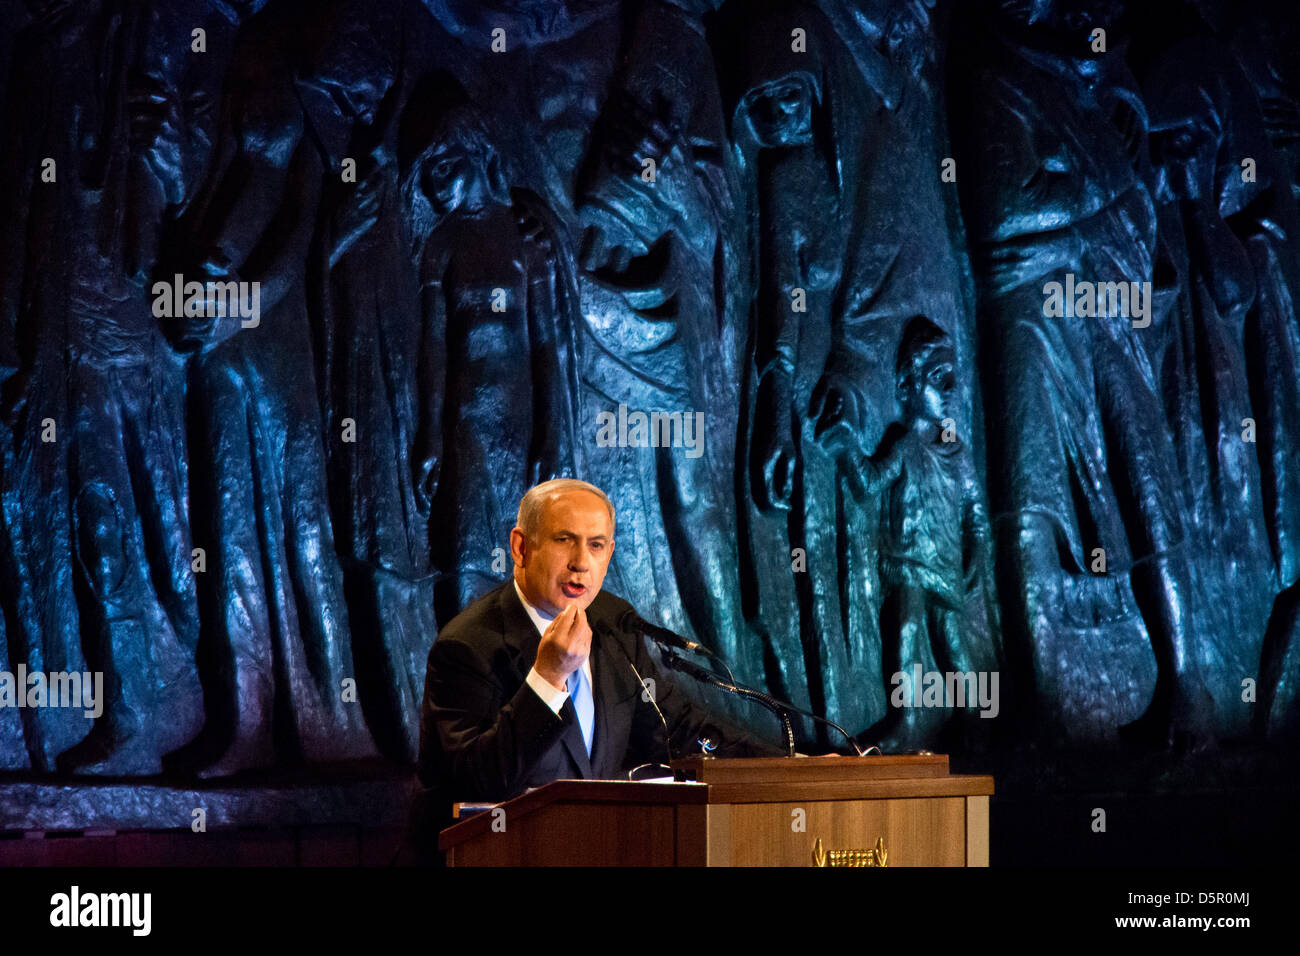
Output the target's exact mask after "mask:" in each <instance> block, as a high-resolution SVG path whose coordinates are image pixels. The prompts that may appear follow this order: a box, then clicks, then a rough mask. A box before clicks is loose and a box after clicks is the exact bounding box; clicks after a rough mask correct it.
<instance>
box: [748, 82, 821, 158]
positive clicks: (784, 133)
mask: <svg viewBox="0 0 1300 956" xmlns="http://www.w3.org/2000/svg"><path fill="white" fill-rule="evenodd" d="M814 99H815V97H814V95H813V90H812V86H811V85H810V84H809V82H808V78H807V77H805V76H803V75H800V74H795V75H792V76H787V77H783V78H782V79H779V80H776V81H775V82H773V83H768V84H767V85H766V86H763V87H761V88H759V89H757V90H754V91H752V92H751V93H750V94H749V95H748V96H747V97H746V105H747V110H748V113H749V122H750V125H751V126H752V127H753V130H754V137H755V138H756V139H757V140H758V142H759V145H761V146H764V147H767V148H774V147H780V146H803V145H806V144H807V143H810V142H812V111H813V101H814Z"/></svg>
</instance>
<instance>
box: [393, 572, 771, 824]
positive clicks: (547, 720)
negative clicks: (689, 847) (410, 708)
mask: <svg viewBox="0 0 1300 956" xmlns="http://www.w3.org/2000/svg"><path fill="white" fill-rule="evenodd" d="M630 608H631V605H630V604H628V602H627V601H624V600H623V599H622V598H619V597H615V596H614V595H612V594H610V593H609V592H607V591H602V592H600V593H599V594H598V595H596V598H595V600H594V601H592V602H591V606H590V607H589V608H588V609H587V620H588V622H589V623H590V624H591V627H592V631H593V634H594V637H593V640H592V650H591V667H592V681H593V684H594V687H593V691H594V695H593V696H594V699H595V706H596V731H595V740H594V742H593V745H592V752H591V757H590V759H588V757H587V750H586V747H585V745H584V744H583V741H582V731H581V730H580V729H579V726H578V719H577V714H576V712H575V711H574V708H573V702H572V701H566V702H565V704H564V707H563V708H562V709H561V711H560V713H559V715H558V716H557V715H556V714H555V713H553V712H552V711H551V709H550V708H549V707H548V706H546V704H545V703H544V702H543V701H542V699H541V698H540V697H539V696H538V695H537V693H536V692H535V691H534V690H533V689H532V688H531V687H529V686H528V684H527V683H526V682H525V678H526V677H527V675H528V672H529V670H530V669H531V668H532V666H533V661H534V660H535V658H536V656H537V645H538V643H540V641H541V635H540V634H538V633H537V628H536V627H535V626H534V625H533V622H532V620H531V619H530V618H529V617H528V613H527V611H525V610H524V606H523V604H522V602H520V600H519V596H518V594H516V593H515V587H514V584H513V582H510V581H507V582H506V583H505V584H504V585H502V586H501V587H499V588H497V589H495V590H493V591H491V592H489V593H488V594H486V595H484V596H483V597H482V598H480V599H479V600H477V601H475V602H474V603H473V604H471V605H470V606H469V607H467V608H466V609H465V610H464V611H462V612H461V613H460V614H459V615H457V616H456V617H455V618H454V619H453V620H452V621H451V622H450V623H448V624H447V626H446V627H444V628H443V629H442V631H441V632H440V633H439V634H438V639H437V641H435V642H434V645H433V650H432V651H430V653H429V666H428V671H427V673H426V677H425V685H424V704H423V708H422V713H421V718H420V760H419V776H420V781H421V782H422V783H423V784H424V786H425V787H426V788H428V791H427V792H426V793H425V794H423V795H421V797H422V800H423V802H424V806H425V807H426V808H427V810H430V811H432V810H434V809H435V807H436V808H437V811H438V813H437V815H438V817H440V818H441V819H442V820H444V821H445V820H446V819H447V815H446V814H447V812H449V809H450V804H451V803H452V802H453V801H477V800H493V801H496V800H505V799H507V798H509V797H512V796H516V795H517V794H520V793H522V792H523V791H524V790H526V789H527V788H529V787H535V786H540V785H541V784H543V783H548V782H550V781H552V780H564V779H585V778H593V779H602V778H603V779H610V778H625V777H626V773H627V770H629V769H631V768H632V767H635V766H637V765H638V764H641V763H653V762H666V760H667V754H666V752H665V748H664V724H663V722H662V721H661V720H660V718H659V715H658V714H657V713H656V712H655V709H654V707H653V706H651V704H650V703H649V702H648V701H645V700H643V699H642V691H643V688H642V686H641V684H640V683H639V682H638V681H637V679H636V677H635V676H634V674H633V671H632V668H631V666H629V660H631V661H632V662H634V663H635V664H636V669H637V671H639V672H640V674H641V676H642V677H644V678H648V679H649V680H652V681H654V689H655V700H656V701H657V702H658V704H659V708H660V710H662V711H663V714H664V717H665V718H666V719H667V723H668V727H669V730H670V733H671V734H672V740H673V752H674V754H676V755H682V754H684V753H686V752H687V748H688V747H689V751H690V752H693V753H698V752H699V748H698V747H697V746H695V741H696V740H697V739H698V738H699V737H700V736H702V735H705V734H707V735H708V736H709V737H711V738H713V740H714V741H715V742H717V743H718V744H719V748H718V751H717V753H718V754H720V755H731V756H741V755H745V756H776V755H779V754H781V753H783V751H782V750H781V748H780V747H778V746H776V745H775V744H773V743H767V742H764V741H763V740H761V739H759V738H757V737H754V736H753V735H751V734H749V733H747V732H745V731H743V730H741V729H739V728H737V727H735V726H734V725H732V724H729V723H728V722H727V721H725V720H720V719H716V718H711V717H709V715H708V714H706V713H705V712H703V711H702V710H701V709H700V708H699V707H697V706H695V705H694V704H693V703H692V702H691V701H689V700H688V699H687V697H686V695H685V694H684V693H683V692H682V691H681V690H680V689H678V688H675V687H674V686H673V682H672V680H671V679H669V678H666V677H665V675H664V674H663V673H662V672H661V671H660V670H659V668H658V667H657V666H656V664H655V663H654V660H653V659H652V658H651V656H650V653H649V651H648V650H647V649H646V646H645V642H644V640H642V639H641V638H640V637H639V636H638V635H635V634H632V633H628V632H624V631H622V630H619V629H618V628H617V624H616V622H617V621H618V619H619V617H620V616H621V615H622V614H623V613H624V612H625V611H627V610H628V609H630ZM620 649H621V650H620ZM625 655H626V656H625ZM422 829H424V831H425V837H424V839H426V840H427V839H429V838H430V837H431V836H432V834H430V833H429V832H428V828H427V827H425V828H422Z"/></svg>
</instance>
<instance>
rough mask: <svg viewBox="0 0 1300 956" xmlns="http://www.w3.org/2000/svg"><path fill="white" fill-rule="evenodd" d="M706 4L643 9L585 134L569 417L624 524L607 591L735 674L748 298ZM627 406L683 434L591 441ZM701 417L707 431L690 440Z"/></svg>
mask: <svg viewBox="0 0 1300 956" xmlns="http://www.w3.org/2000/svg"><path fill="white" fill-rule="evenodd" d="M712 6H716V3H703V4H690V3H684V2H683V3H673V2H669V0H651V2H649V3H647V4H645V5H644V6H643V7H641V9H640V10H639V11H638V12H637V14H636V16H635V18H634V21H633V23H634V25H633V28H632V30H631V35H630V39H629V41H628V43H629V45H628V50H627V54H626V55H625V57H624V58H623V61H622V64H621V69H620V71H619V72H618V74H617V75H616V77H615V79H614V81H613V83H612V92H611V93H610V94H609V96H608V99H607V100H606V101H605V104H604V106H603V107H602V112H601V116H600V118H599V120H598V121H597V123H596V127H595V130H594V132H593V136H592V141H591V144H590V146H589V148H588V152H587V157H586V160H585V163H584V165H583V167H582V170H583V173H582V177H581V180H580V182H579V185H578V191H577V199H576V206H577V212H578V221H579V223H580V226H581V228H582V233H583V239H582V249H581V252H580V256H579V263H580V265H581V267H582V273H581V289H582V306H581V312H582V315H583V316H584V322H583V323H582V325H581V326H580V328H579V336H578V354H579V379H580V382H581V389H580V397H579V402H578V416H577V417H578V422H579V427H580V430H581V433H582V434H583V435H584V436H587V437H586V438H585V439H584V441H583V443H582V445H581V449H580V463H581V467H582V471H583V474H584V477H587V478H589V479H590V480H591V481H593V482H595V483H597V484H600V485H601V486H602V487H605V488H608V489H609V491H610V494H611V497H613V499H614V500H615V501H617V502H618V504H619V507H620V510H621V512H622V513H624V514H627V515H628V516H629V520H628V521H627V523H626V524H625V525H620V534H621V535H622V539H621V540H623V541H625V542H626V543H627V547H626V549H621V550H620V551H619V553H618V554H617V555H616V556H615V558H614V562H613V565H612V566H611V570H610V574H611V577H612V579H613V581H614V582H615V583H614V584H612V585H611V586H612V587H614V588H616V589H617V588H618V587H622V588H623V589H624V590H633V591H638V590H639V593H641V594H642V595H643V602H644V603H645V604H646V606H647V607H650V608H652V609H653V615H654V616H655V617H656V618H658V619H659V620H660V621H661V622H663V623H664V624H666V625H668V626H670V627H673V628H674V629H676V630H679V631H689V632H692V633H694V635H695V636H696V637H697V638H699V639H700V640H702V641H703V642H704V643H706V644H708V645H710V646H711V647H713V648H715V649H716V650H717V651H719V652H720V653H721V654H722V655H723V656H724V657H727V658H729V659H731V660H737V659H738V655H737V647H738V643H739V642H740V641H741V636H740V635H741V633H742V629H743V628H744V621H743V618H742V616H741V614H740V608H739V591H740V588H739V584H738V582H739V577H738V571H737V560H738V559H737V549H736V540H735V534H734V531H733V527H734V491H733V488H734V482H733V475H732V471H731V469H732V467H733V462H734V459H735V434H736V425H737V420H738V408H739V401H738V379H737V375H736V364H737V351H738V344H737V336H738V333H739V328H740V324H739V323H738V322H737V320H736V315H735V308H736V307H737V306H738V305H740V303H741V301H742V300H741V298H740V297H738V296H737V294H736V293H737V292H738V289H737V288H736V283H735V282H734V281H733V280H734V279H735V278H736V272H735V270H736V260H735V257H734V246H733V241H732V238H731V234H730V232H729V227H730V223H731V217H732V215H733V207H732V202H733V190H734V179H733V176H732V173H731V168H730V159H729V156H728V153H727V149H726V134H725V127H724V123H723V118H722V107H721V97H720V94H719V89H718V81H717V77H716V73H715V71H714V69H713V60H712V56H711V53H710V51H709V47H708V44H707V42H706V39H705V36H704V28H703V26H702V23H701V21H700V14H701V13H702V12H703V8H704V7H712ZM667 49H672V50H673V51H674V53H673V55H672V56H671V57H668V58H665V57H664V55H663V52H664V51H665V50H667ZM620 407H623V408H624V410H625V411H626V412H627V413H628V414H633V413H638V412H639V413H641V414H643V415H648V414H651V413H655V412H658V413H661V414H669V415H672V414H680V419H679V420H680V421H681V423H682V426H683V427H682V429H681V431H680V433H678V434H676V436H674V435H671V434H670V435H667V436H663V435H657V436H641V437H642V438H644V439H645V440H644V441H643V440H641V438H638V435H637V433H636V432H634V431H632V430H628V433H627V435H626V436H623V435H620V436H617V437H618V441H617V444H610V443H607V442H601V441H599V434H600V433H599V429H600V423H601V421H602V420H603V416H608V415H616V414H621V412H620ZM701 421H702V422H703V433H700V431H699V429H698V428H692V429H691V434H687V433H686V425H687V424H690V425H695V424H696V423H698V422H701ZM625 438H626V440H624V439H625ZM651 438H654V439H655V440H654V442H653V443H652V441H651ZM593 439H595V440H593ZM660 439H662V440H660ZM660 526H661V527H662V529H663V530H662V532H661V531H660ZM618 582H621V584H620V583H618ZM739 659H742V660H751V661H752V660H753V657H752V655H749V654H741V655H739ZM743 666H748V665H742V667H743Z"/></svg>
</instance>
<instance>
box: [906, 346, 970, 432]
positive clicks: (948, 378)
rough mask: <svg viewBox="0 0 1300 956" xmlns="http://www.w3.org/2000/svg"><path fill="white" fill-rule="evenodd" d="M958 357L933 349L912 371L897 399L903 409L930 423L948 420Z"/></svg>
mask: <svg viewBox="0 0 1300 956" xmlns="http://www.w3.org/2000/svg"><path fill="white" fill-rule="evenodd" d="M956 361H957V356H956V354H955V353H954V352H953V350H952V349H950V348H947V347H943V348H938V349H935V350H934V351H933V352H932V353H930V356H929V358H928V359H927V360H926V361H925V362H923V363H921V364H920V365H918V366H917V367H916V368H914V369H913V371H912V374H911V375H910V376H909V377H908V380H907V382H906V383H905V384H904V387H903V389H902V394H901V395H900V396H899V399H900V402H901V404H902V405H903V407H904V409H905V410H906V411H908V412H909V413H911V414H913V415H916V416H918V417H921V418H924V419H927V420H929V421H932V422H936V423H938V422H942V421H943V420H944V419H945V418H949V417H951V416H950V415H949V412H948V410H949V409H950V408H951V407H952V400H953V398H954V397H955V395H956V391H957V375H956V371H955V370H956Z"/></svg>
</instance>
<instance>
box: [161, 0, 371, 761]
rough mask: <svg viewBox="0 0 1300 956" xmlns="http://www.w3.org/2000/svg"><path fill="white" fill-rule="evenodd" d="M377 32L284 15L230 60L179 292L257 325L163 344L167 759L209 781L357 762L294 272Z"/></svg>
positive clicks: (348, 653)
mask: <svg viewBox="0 0 1300 956" xmlns="http://www.w3.org/2000/svg"><path fill="white" fill-rule="evenodd" d="M326 13H328V14H329V15H328V16H326V15H325V14H326ZM393 29H394V26H393V21H392V19H391V18H389V17H387V16H386V15H384V14H383V12H382V11H374V10H372V9H369V8H364V7H363V5H361V4H358V3H350V2H347V0H337V2H334V3H332V4H331V5H330V9H329V10H328V11H326V10H322V9H321V8H320V6H319V5H316V6H311V5H308V4H305V3H298V2H296V0H286V2H281V3H277V4H273V5H272V6H269V7H268V8H267V9H266V10H264V11H263V13H262V15H260V16H259V17H258V18H257V20H255V21H254V22H253V23H252V24H250V28H249V30H248V32H247V33H246V34H245V35H244V36H243V37H241V41H240V46H239V49H238V51H237V52H236V56H235V62H234V64H233V66H232V70H231V78H230V80H229V82H228V84H227V88H226V94H225V95H226V100H227V101H226V103H225V106H224V108H223V115H224V116H225V117H227V121H226V123H225V124H224V125H223V130H222V134H223V143H222V147H221V149H222V154H221V160H220V162H219V164H218V166H217V167H216V169H215V171H214V174H213V176H212V177H211V179H210V181H209V186H208V187H207V190H206V195H205V196H204V197H202V198H201V200H200V201H199V203H198V205H199V208H200V210H201V213H202V214H201V215H199V216H198V217H197V220H196V224H195V227H194V228H195V247H194V248H195V249H196V250H197V253H196V254H195V255H194V258H195V260H196V265H195V266H194V267H192V268H191V269H189V270H186V278H187V279H190V278H193V279H196V280H197V281H205V280H210V281H216V282H229V281H233V282H241V283H250V284H251V283H253V282H259V283H260V285H259V287H258V299H259V301H260V314H256V315H252V316H247V315H234V316H230V315H226V316H224V317H223V316H220V315H214V314H212V313H211V312H209V314H206V315H198V316H187V318H186V319H185V320H184V323H183V324H182V325H181V326H180V328H179V329H178V331H177V336H176V337H177V340H178V341H179V342H180V343H181V344H182V346H188V347H191V348H195V349H198V350H200V351H199V352H198V354H197V355H196V357H195V360H194V362H193V365H192V374H191V382H190V387H191V396H192V398H191V400H192V405H193V408H194V411H195V419H196V421H197V425H198V430H197V432H196V433H195V434H194V435H193V436H192V441H191V448H192V453H193V455H194V459H195V463H196V468H195V471H196V473H197V474H202V475H203V476H204V480H203V481H202V482H201V483H196V486H195V489H194V499H195V515H196V520H195V527H196V531H195V539H196V544H198V545H199V546H202V547H204V548H205V549H206V554H207V563H208V567H207V571H206V574H205V575H203V576H202V578H201V583H202V585H203V588H202V600H203V607H204V612H205V627H206V628H207V630H206V631H205V640H204V644H205V651H204V653H203V655H202V657H201V663H202V666H203V672H204V675H205V693H206V698H207V704H208V708H207V709H208V720H207V723H206V725H205V728H204V734H203V735H202V737H201V738H200V739H198V740H196V741H195V742H194V744H193V745H192V746H190V747H187V748H185V749H184V750H183V751H180V752H178V753H176V754H175V755H174V756H173V760H174V763H175V766H176V767H178V768H181V769H187V770H196V771H198V772H200V773H203V774H206V775H212V776H217V775H223V774H228V773H233V772H237V771H239V770H243V769H247V768H250V767H260V766H268V765H270V764H272V763H275V762H277V761H290V762H292V761H296V760H305V761H307V762H329V761H335V760H345V759H352V758H358V757H366V756H371V755H373V754H374V752H375V750H374V743H373V741H372V739H371V736H370V733H369V731H368V730H367V728H366V723H365V721H364V719H363V716H362V710H361V704H360V701H359V700H358V696H357V690H358V688H357V687H356V684H355V681H356V677H357V671H356V669H355V666H354V661H353V651H352V642H351V636H350V630H349V623H348V613H347V608H346V606H345V604H344V595H343V582H342V573H341V570H340V567H339V561H338V557H337V554H336V552H335V547H334V538H333V524H332V521H331V516H330V513H329V510H328V495H327V488H326V470H325V449H324V440H325V435H324V431H323V427H322V416H321V403H322V398H321V390H320V388H319V384H318V383H319V379H318V368H319V365H318V355H319V354H320V352H321V350H322V349H323V348H325V347H326V346H327V345H328V342H329V335H330V332H331V330H328V329H323V328H321V327H320V326H319V325H318V324H313V322H312V316H311V313H310V311H309V306H308V301H307V300H308V296H307V291H306V290H307V286H308V283H309V281H319V279H309V278H308V276H309V274H310V275H313V276H317V277H319V276H320V275H321V273H320V272H311V273H309V268H311V269H319V268H320V267H321V266H320V263H319V261H318V260H315V259H313V258H311V256H310V252H311V250H313V248H319V247H314V246H313V244H312V238H313V235H314V234H315V233H316V232H317V230H318V227H319V221H318V210H319V209H320V207H321V202H322V195H323V191H324V183H325V182H326V180H327V179H330V180H332V179H334V178H335V177H340V178H341V171H342V168H343V160H344V158H345V156H346V151H347V149H348V148H349V146H350V145H351V144H352V143H353V142H354V137H356V135H357V132H358V131H359V130H361V129H363V128H365V127H368V126H371V125H373V124H374V123H376V122H377V121H378V120H379V119H380V117H381V110H382V107H383V104H384V102H385V96H386V95H387V93H388V92H389V90H390V88H391V87H392V84H393V78H394V73H393V66H392V63H391V60H390V56H391V48H390V46H389V44H390V42H391V41H392V39H393V36H394V34H393V32H392V31H393ZM236 118H237V122H236ZM309 264H311V265H309ZM245 288H251V286H246V287H245ZM200 516H201V518H200ZM348 681H351V682H352V683H351V685H349V684H348V683H347V682H348Z"/></svg>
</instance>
